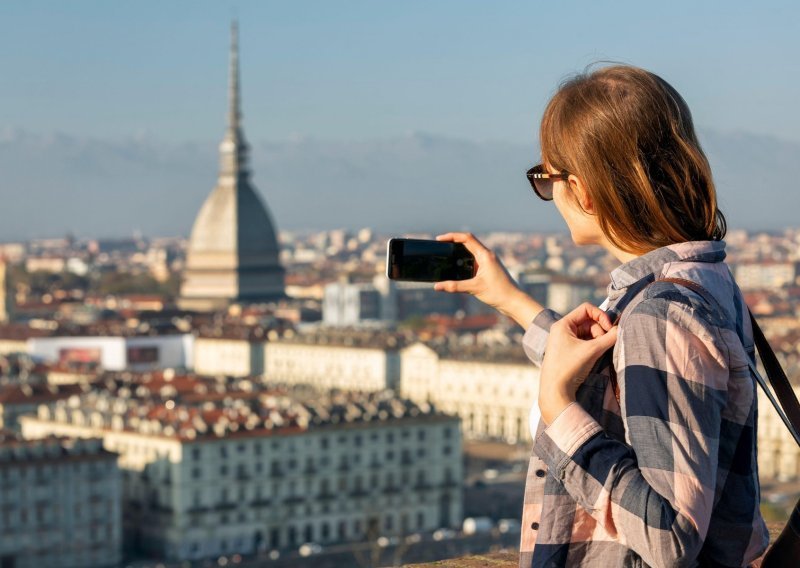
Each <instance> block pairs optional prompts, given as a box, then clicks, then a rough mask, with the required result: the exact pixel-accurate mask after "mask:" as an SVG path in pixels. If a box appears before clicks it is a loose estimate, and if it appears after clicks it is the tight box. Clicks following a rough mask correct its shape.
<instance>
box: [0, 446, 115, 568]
mask: <svg viewBox="0 0 800 568" xmlns="http://www.w3.org/2000/svg"><path fill="white" fill-rule="evenodd" d="M116 458H117V456H116V455H115V454H112V453H110V452H107V451H106V450H104V449H103V444H102V442H101V441H100V440H96V439H95V440H65V439H59V438H51V437H46V438H44V439H41V440H22V439H20V438H16V437H13V436H8V435H4V436H0V566H13V567H14V568H51V567H52V568H94V567H97V568H101V567H108V568H112V567H116V566H118V565H119V562H120V561H121V560H122V515H121V509H120V505H121V493H120V476H119V469H118V468H117V463H116Z"/></svg>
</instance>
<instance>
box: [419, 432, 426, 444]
mask: <svg viewBox="0 0 800 568" xmlns="http://www.w3.org/2000/svg"><path fill="white" fill-rule="evenodd" d="M424 439H425V430H419V431H418V432H417V440H419V441H420V442H422V441H423V440H424Z"/></svg>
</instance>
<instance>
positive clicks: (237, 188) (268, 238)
mask: <svg viewBox="0 0 800 568" xmlns="http://www.w3.org/2000/svg"><path fill="white" fill-rule="evenodd" d="M231 34H232V40H231V53H230V87H229V98H230V101H229V103H230V108H229V110H228V127H227V130H226V132H225V137H224V139H223V140H222V143H221V144H220V173H219V179H218V181H217V185H216V187H215V188H214V190H213V191H212V192H211V195H209V196H208V199H206V201H205V203H204V204H203V206H202V207H201V209H200V212H199V213H198V215H197V218H196V219H195V222H194V226H193V227H192V233H191V238H190V240H189V248H188V251H187V255H186V267H185V270H184V274H183V282H182V285H181V292H180V298H179V300H178V305H179V306H180V307H181V308H182V309H186V310H197V311H213V310H218V309H224V308H226V307H227V306H228V305H229V304H231V303H237V302H238V303H248V302H264V301H270V300H275V299H279V298H282V297H283V295H284V269H283V267H282V266H281V264H280V261H279V258H278V257H279V246H278V239H277V237H276V233H275V226H274V224H273V222H272V218H271V216H270V214H269V211H268V209H267V207H266V205H265V204H264V202H263V201H262V200H261V198H260V197H259V196H258V193H257V192H256V190H255V188H254V187H253V185H252V184H251V182H250V173H251V172H250V170H249V165H248V145H247V142H246V141H245V139H244V134H243V132H242V125H241V111H240V105H239V99H240V94H239V54H238V44H237V41H238V39H237V27H236V24H235V23H234V24H233V26H232V30H231Z"/></svg>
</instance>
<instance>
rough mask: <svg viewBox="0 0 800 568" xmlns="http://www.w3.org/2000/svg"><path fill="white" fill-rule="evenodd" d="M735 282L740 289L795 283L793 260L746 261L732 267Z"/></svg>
mask: <svg viewBox="0 0 800 568" xmlns="http://www.w3.org/2000/svg"><path fill="white" fill-rule="evenodd" d="M734 271H735V274H736V283H737V284H739V287H740V288H741V289H742V290H764V289H767V290H769V289H774V288H783V287H785V286H793V285H794V284H795V276H796V272H797V270H796V266H795V263H793V262H746V263H741V264H737V265H736V266H735V268H734Z"/></svg>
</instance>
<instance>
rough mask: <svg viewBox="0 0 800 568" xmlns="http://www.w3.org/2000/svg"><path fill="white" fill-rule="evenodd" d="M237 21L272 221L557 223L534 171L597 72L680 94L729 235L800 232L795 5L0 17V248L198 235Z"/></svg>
mask: <svg viewBox="0 0 800 568" xmlns="http://www.w3.org/2000/svg"><path fill="white" fill-rule="evenodd" d="M234 14H236V15H237V16H238V19H239V21H240V40H241V67H242V90H243V110H244V127H245V133H246V136H247V138H248V139H249V140H250V141H251V143H252V146H253V148H252V157H253V169H254V182H255V185H256V187H257V188H258V189H259V190H260V191H261V194H262V196H264V198H265V200H266V202H267V203H268V205H269V207H270V209H271V210H272V213H273V216H274V217H275V219H276V221H277V225H278V227H279V228H289V229H291V228H337V227H352V228H358V227H362V226H372V227H373V228H375V229H378V230H386V231H392V232H404V231H408V230H430V231H443V230H449V229H453V228H456V229H471V230H475V231H487V230H503V229H514V230H537V229H543V230H564V226H563V222H562V221H561V219H560V218H559V217H558V215H557V214H555V212H553V211H552V208H548V207H547V206H546V204H541V203H538V202H536V201H535V200H533V199H532V197H531V195H530V189H529V187H528V185H527V182H526V181H525V179H524V175H523V172H524V171H525V170H526V169H527V168H528V167H530V165H532V163H534V162H535V161H536V160H537V158H538V156H537V130H538V123H539V119H540V116H541V113H542V111H543V109H544V105H545V103H546V101H547V99H548V98H549V97H550V96H551V95H552V94H553V92H554V91H555V89H556V88H557V86H558V84H559V82H560V81H561V80H563V79H564V78H565V77H567V76H569V75H570V74H571V73H574V72H577V71H580V70H582V69H583V68H585V67H586V66H587V65H588V64H590V63H592V62H595V61H598V60H613V61H620V62H626V63H631V64H635V65H639V66H642V67H645V68H647V69H650V70H652V71H655V72H656V73H658V74H660V75H661V76H663V77H664V78H665V79H666V80H668V81H669V82H670V83H672V84H673V86H675V87H676V88H677V89H678V91H679V92H681V93H682V94H683V96H684V98H686V100H687V102H688V103H689V106H690V107H691V109H692V111H693V114H694V117H695V123H696V124H697V126H698V128H699V130H700V137H701V140H702V141H703V143H704V146H705V149H706V151H707V153H708V155H709V159H710V161H711V164H712V168H713V169H714V172H715V178H716V180H717V182H718V188H719V194H720V202H721V203H722V205H723V210H724V211H725V213H726V214H727V215H728V218H729V220H730V221H731V226H732V227H734V228H740V227H741V228H757V229H773V230H774V229H778V228H781V227H784V226H796V225H797V218H796V211H798V210H800V192H796V191H794V187H795V185H796V184H795V183H794V180H796V179H797V178H798V177H800V160H798V156H800V110H798V102H799V101H800V74H798V73H797V70H798V60H799V59H800V39H798V29H800V28H798V24H800V3H797V2H794V3H793V2H788V1H783V2H759V3H756V2H752V1H749V2H743V1H728V2H710V1H704V2H697V1H695V2H688V1H684V0H680V1H669V2H657V3H656V2H641V1H639V2H631V1H627V0H619V1H611V0H608V1H595V2H590V1H582V2H578V1H562V2H557V1H552V0H551V1H550V2H534V1H528V2H518V1H503V0H495V1H490V0H484V1H476V0H427V1H419V0H404V1H397V0H393V1H389V0H385V1H378V0H325V1H321V0H313V1H312V0H308V1H303V0H296V1H290V0H283V1H280V2H279V1H267V0H264V1H244V0H239V1H235V2H234V1H210V0H191V1H190V0H172V1H164V0H161V1H154V0H136V1H128V2H122V1H87V0H85V1H80V0H72V1H69V2H67V1H49V2H45V1H37V0H0V196H2V201H0V240H13V239H19V238H33V237H41V236H59V235H63V234H65V233H66V232H72V233H74V234H76V235H78V236H118V235H125V234H130V233H131V232H132V231H134V230H142V231H144V232H145V234H154V235H155V234H159V235H188V233H189V231H190V229H191V224H192V221H193V219H194V216H195V215H196V212H197V211H198V209H199V207H200V205H201V204H202V202H203V200H204V199H205V198H206V196H207V195H208V194H209V192H210V190H211V188H212V187H213V186H214V181H215V176H216V167H217V156H216V152H217V144H218V143H219V141H220V139H221V137H222V134H223V131H224V122H225V116H226V106H227V101H226V96H227V66H228V44H229V25H230V21H231V18H232V17H233V16H234ZM754 172H758V175H754ZM787 180H788V181H787ZM323 181H324V183H322V182H323ZM756 195H758V200H759V203H758V205H759V207H756V206H755V205H756V203H755V201H754V199H755V197H754V196H756ZM431 197H433V199H431ZM765 203H766V204H769V205H770V207H764V206H763V205H764V204H765ZM42 204H47V206H46V207H43V206H42Z"/></svg>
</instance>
